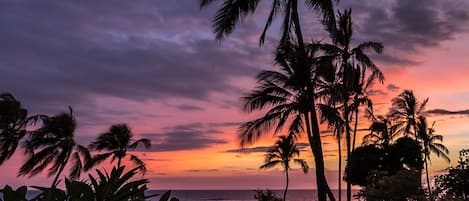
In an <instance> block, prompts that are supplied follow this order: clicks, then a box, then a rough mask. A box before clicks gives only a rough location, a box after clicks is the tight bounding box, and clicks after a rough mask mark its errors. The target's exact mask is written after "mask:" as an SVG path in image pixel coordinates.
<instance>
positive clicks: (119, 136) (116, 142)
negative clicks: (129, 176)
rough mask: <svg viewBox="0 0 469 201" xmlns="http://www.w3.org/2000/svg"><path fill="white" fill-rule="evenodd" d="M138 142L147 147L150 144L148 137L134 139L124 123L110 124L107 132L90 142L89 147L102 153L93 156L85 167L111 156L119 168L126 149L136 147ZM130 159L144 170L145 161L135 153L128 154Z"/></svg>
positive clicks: (143, 171)
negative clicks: (89, 163)
mask: <svg viewBox="0 0 469 201" xmlns="http://www.w3.org/2000/svg"><path fill="white" fill-rule="evenodd" d="M140 144H142V145H144V147H145V148H147V149H148V148H150V146H151V144H150V140H149V139H146V138H142V139H139V140H134V139H133V133H132V131H131V129H130V128H129V127H128V126H127V125H126V124H116V125H112V126H111V127H110V128H109V130H108V131H107V132H105V133H102V134H100V135H99V136H98V138H97V139H96V140H95V141H93V142H92V143H91V144H90V146H89V149H91V150H94V151H98V152H104V153H99V154H97V155H96V156H93V159H92V163H91V165H90V166H89V167H87V169H90V168H91V167H93V166H95V165H97V164H99V163H101V162H103V161H104V160H106V159H108V158H112V162H113V161H114V160H116V159H117V168H119V167H121V162H122V159H123V158H124V157H126V156H127V151H128V150H134V149H136V148H137V147H138V146H139V145H140ZM130 160H131V161H132V162H134V163H135V164H136V165H137V166H138V167H139V168H140V170H141V171H142V173H145V172H146V167H145V163H144V162H143V161H142V160H140V159H139V158H138V157H137V156H136V155H133V154H130Z"/></svg>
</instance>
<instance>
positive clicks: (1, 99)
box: [0, 93, 28, 165]
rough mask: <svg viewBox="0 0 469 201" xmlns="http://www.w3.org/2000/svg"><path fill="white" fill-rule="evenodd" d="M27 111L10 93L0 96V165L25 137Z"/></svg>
mask: <svg viewBox="0 0 469 201" xmlns="http://www.w3.org/2000/svg"><path fill="white" fill-rule="evenodd" d="M27 124H28V111H27V110H26V109H25V108H23V106H22V105H21V103H20V102H19V101H18V100H16V98H15V97H14V96H13V95H11V94H10V93H3V94H0V165H2V164H3V162H5V161H6V160H8V159H10V158H11V156H12V155H13V154H14V153H15V151H16V148H17V147H18V144H19V142H20V140H21V139H22V138H23V137H24V136H25V135H26V132H27V131H26V125H27Z"/></svg>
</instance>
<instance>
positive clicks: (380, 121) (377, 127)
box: [363, 116, 398, 147]
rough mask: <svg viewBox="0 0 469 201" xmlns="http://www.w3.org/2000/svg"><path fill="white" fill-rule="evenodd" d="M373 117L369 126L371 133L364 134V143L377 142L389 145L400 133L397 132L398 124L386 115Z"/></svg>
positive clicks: (381, 144) (385, 145)
mask: <svg viewBox="0 0 469 201" xmlns="http://www.w3.org/2000/svg"><path fill="white" fill-rule="evenodd" d="M373 119H374V120H373V122H372V123H371V125H370V128H369V130H370V133H369V134H367V135H365V136H363V144H364V145H366V144H376V145H379V146H381V147H389V145H391V142H392V141H393V140H394V139H395V138H396V137H397V134H398V132H396V125H393V124H392V122H391V121H390V120H389V119H388V118H386V117H384V116H378V117H376V118H373Z"/></svg>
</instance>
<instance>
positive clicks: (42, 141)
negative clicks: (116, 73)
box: [19, 107, 90, 187]
mask: <svg viewBox="0 0 469 201" xmlns="http://www.w3.org/2000/svg"><path fill="white" fill-rule="evenodd" d="M41 120H42V126H41V127H40V128H39V129H37V130H34V131H32V132H31V134H30V136H29V138H28V139H27V140H26V141H25V143H24V148H25V151H26V153H27V155H28V158H27V160H26V162H25V163H24V164H23V165H22V166H21V168H20V171H19V175H20V176H24V175H29V176H30V177H31V176H34V175H37V174H39V173H40V172H42V171H44V169H45V168H46V167H48V166H49V165H51V167H50V168H49V169H48V176H52V175H54V174H55V178H54V181H53V182H52V187H55V186H57V184H58V179H59V176H60V174H62V172H63V170H64V168H65V166H66V165H67V164H68V162H69V159H70V157H72V160H73V161H72V162H73V164H72V167H71V170H70V174H69V176H70V177H71V178H72V179H77V178H79V177H80V173H81V170H82V168H83V167H84V166H85V165H84V163H86V162H88V160H89V159H90V155H89V152H88V150H87V149H86V148H85V147H83V146H80V145H78V144H77V143H76V142H75V140H74V136H75V130H76V126H77V122H76V120H75V118H74V117H73V110H72V108H71V107H69V113H65V112H64V113H60V114H58V115H56V116H52V117H48V116H41ZM82 158H83V159H82Z"/></svg>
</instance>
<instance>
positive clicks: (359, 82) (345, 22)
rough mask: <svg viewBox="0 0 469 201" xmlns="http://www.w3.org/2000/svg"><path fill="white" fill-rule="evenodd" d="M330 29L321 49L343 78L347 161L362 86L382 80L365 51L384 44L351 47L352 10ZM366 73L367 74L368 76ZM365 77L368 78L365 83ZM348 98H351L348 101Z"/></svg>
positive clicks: (382, 77)
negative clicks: (334, 61) (353, 118)
mask: <svg viewBox="0 0 469 201" xmlns="http://www.w3.org/2000/svg"><path fill="white" fill-rule="evenodd" d="M332 30H334V31H335V32H330V35H331V36H332V42H333V44H323V45H322V48H323V50H325V51H326V53H327V54H330V55H332V56H334V57H335V58H336V63H337V64H338V65H339V66H340V67H339V69H338V72H337V73H338V74H339V75H341V77H342V80H341V81H342V85H343V87H342V98H343V100H342V104H343V106H342V108H343V111H342V116H343V119H344V121H345V122H344V123H345V138H346V147H347V160H350V155H351V151H352V150H351V149H352V146H351V143H352V141H351V140H352V136H351V135H352V134H351V130H352V129H351V127H350V121H351V119H352V117H351V115H352V113H353V112H355V118H356V119H355V122H358V106H359V105H360V104H359V103H362V102H363V103H364V102H367V103H368V101H364V100H366V99H364V100H363V101H360V100H359V98H358V97H359V96H360V95H361V94H362V93H361V92H362V91H363V90H364V89H365V88H366V87H364V86H367V85H369V84H370V83H371V82H373V81H374V80H376V79H378V80H379V81H380V82H383V81H384V75H383V73H382V72H381V70H379V68H378V67H377V66H376V65H375V64H374V63H373V61H372V60H371V59H370V58H369V56H368V55H367V54H366V51H368V50H373V51H374V52H376V53H381V52H382V50H383V45H382V44H381V43H377V42H372V41H367V42H362V43H360V44H359V45H358V46H356V47H354V48H352V47H350V45H351V44H350V43H351V41H352V35H353V30H352V11H351V9H349V10H345V11H344V12H343V13H341V12H339V13H338V18H337V28H335V29H332ZM367 72H369V73H368V75H367ZM365 77H367V79H366V81H365ZM351 97H353V98H352V99H351ZM351 100H352V101H355V104H354V103H353V102H352V103H350V101H351ZM352 107H353V108H352ZM353 135H354V136H356V129H354V133H353ZM349 174H350V173H349ZM351 199H352V191H351V183H350V182H349V181H347V200H348V201H350V200H351Z"/></svg>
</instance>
